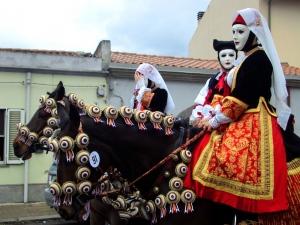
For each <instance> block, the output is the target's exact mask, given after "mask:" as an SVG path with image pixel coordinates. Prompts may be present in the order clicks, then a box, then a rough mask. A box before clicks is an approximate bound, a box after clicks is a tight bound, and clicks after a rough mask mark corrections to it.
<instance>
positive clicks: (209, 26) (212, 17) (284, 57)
mask: <svg viewBox="0 0 300 225" xmlns="http://www.w3.org/2000/svg"><path fill="white" fill-rule="evenodd" d="M269 3H270V8H269ZM243 8H257V9H259V10H260V12H261V13H262V14H263V15H264V17H265V18H266V20H267V21H269V11H270V21H269V22H270V28H271V32H272V35H273V38H274V42H275V45H276V48H277V50H278V54H279V56H280V59H281V61H282V62H287V63H289V65H291V66H296V67H300V57H298V54H297V53H298V52H299V51H300V45H299V40H300V26H299V21H300V13H299V12H300V1H296V0H285V1H283V0H272V1H269V0H249V1H245V0H243V1H238V0H227V1H226V2H225V1H224V0H212V1H211V2H210V4H209V6H208V8H207V10H206V12H205V14H204V16H203V18H202V19H201V20H200V21H198V27H197V29H196V31H195V33H194V35H193V37H192V39H191V41H190V43H189V57H192V58H200V59H216V54H215V52H214V50H213V47H212V40H213V39H214V38H217V39H221V40H230V39H231V38H232V35H231V22H232V18H233V16H234V13H235V12H236V11H237V10H239V9H243ZM296 54H297V55H296Z"/></svg>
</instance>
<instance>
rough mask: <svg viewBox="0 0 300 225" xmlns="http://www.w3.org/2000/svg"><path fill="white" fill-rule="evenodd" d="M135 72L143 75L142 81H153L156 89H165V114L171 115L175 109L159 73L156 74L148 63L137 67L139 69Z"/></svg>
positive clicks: (154, 69) (155, 70)
mask: <svg viewBox="0 0 300 225" xmlns="http://www.w3.org/2000/svg"><path fill="white" fill-rule="evenodd" d="M136 71H138V72H140V73H141V74H143V75H144V79H149V80H151V81H153V82H154V83H155V85H156V86H157V87H159V88H161V89H165V90H166V91H167V92H168V100H167V105H166V108H165V112H166V113H167V114H169V113H171V112H172V111H173V110H174V108H175V104H174V101H173V98H172V96H171V94H170V92H169V90H168V88H167V85H166V83H165V81H164V79H163V78H162V76H161V75H160V73H159V72H158V70H157V69H156V68H155V67H154V66H152V65H151V64H149V63H142V64H141V65H139V67H138V68H137V69H136Z"/></svg>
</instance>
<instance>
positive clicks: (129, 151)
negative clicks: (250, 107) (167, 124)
mask: <svg viewBox="0 0 300 225" xmlns="http://www.w3.org/2000/svg"><path fill="white" fill-rule="evenodd" d="M64 95H65V93H64V88H63V86H62V85H58V88H57V89H56V90H55V91H54V92H52V93H51V94H50V95H49V97H51V98H54V99H55V101H56V102H58V101H61V100H63V99H64ZM66 100H67V101H65V102H66V103H67V104H65V106H64V107H60V106H59V107H58V111H59V117H60V119H61V124H60V126H61V128H62V130H66V131H68V132H70V130H73V131H74V132H76V130H78V127H79V125H80V121H81V123H82V128H83V130H84V132H85V133H88V135H89V136H90V138H91V146H94V147H92V148H95V150H96V149H97V151H99V153H100V156H102V158H103V159H104V160H102V161H101V162H102V163H101V169H103V170H105V169H106V167H109V166H114V167H116V168H118V169H119V170H120V171H121V172H122V175H123V176H124V177H126V178H127V179H128V180H129V181H133V180H134V179H135V178H137V177H138V176H139V175H141V174H143V173H144V172H145V171H147V170H148V169H149V168H151V166H153V165H155V164H156V163H157V162H158V161H159V160H161V159H162V158H164V157H165V156H167V155H168V154H169V153H170V152H171V151H172V150H173V149H175V148H176V146H177V145H178V144H179V142H178V139H180V137H181V135H180V132H179V130H180V129H179V126H175V127H174V128H173V130H174V134H173V135H172V136H166V135H165V134H164V132H161V131H158V130H157V129H154V128H153V126H152V124H151V123H150V122H147V123H146V127H147V130H143V131H141V130H139V128H138V127H137V126H128V125H127V124H125V123H124V121H123V119H122V118H121V117H118V118H117V119H116V121H115V124H116V127H112V126H108V125H107V124H106V123H105V122H103V123H102V122H100V123H95V120H94V119H92V118H90V117H89V116H87V115H84V116H79V111H78V108H76V107H73V106H72V104H69V103H68V99H66ZM57 105H59V104H57ZM68 105H69V107H68ZM45 112H46V111H45V110H44V108H42V107H41V108H40V109H39V110H38V111H37V112H36V114H35V115H34V117H33V118H32V120H31V121H30V123H29V124H28V125H27V127H28V128H29V130H30V131H31V132H35V133H37V134H39V133H41V130H42V129H43V127H44V126H45V125H46V121H47V119H48V118H49V117H50V116H51V115H49V113H48V114H47V113H45ZM100 119H101V120H102V121H105V120H106V119H107V118H106V117H105V116H103V115H102V117H101V118H100ZM135 125H136V124H135ZM94 142H95V144H94V145H93V144H92V143H94ZM96 142H98V143H96ZM99 143H100V144H101V145H102V146H104V147H103V148H100V149H98V147H97V146H99ZM35 146H37V144H31V145H28V144H27V145H26V144H24V142H22V141H21V140H20V138H18V137H17V138H16V140H15V143H14V147H15V154H16V155H17V156H18V157H23V158H24V159H27V158H29V157H30V154H31V152H32V151H33V150H34V148H35ZM175 158H176V157H175ZM172 162H173V161H170V163H168V165H166V166H165V167H163V168H159V169H157V170H156V171H154V172H153V173H151V174H150V175H148V176H146V177H144V178H143V179H141V180H140V181H139V182H138V183H136V184H135V185H136V186H137V188H138V189H140V190H141V192H142V194H143V195H145V196H147V197H149V198H151V196H156V195H157V193H154V192H153V186H157V187H158V188H159V189H160V190H162V191H163V190H164V189H168V184H167V181H168V179H166V178H165V175H166V174H167V173H166V172H168V171H171V169H172V167H173V165H172V164H177V163H176V162H175V163H174V162H173V163H172ZM166 170H168V171H166ZM170 175H171V176H172V174H170ZM170 175H169V176H170ZM157 181H158V182H159V184H155V182H157ZM92 208H94V216H93V217H92V218H94V220H97V221H100V220H101V219H102V220H103V221H104V219H107V217H110V219H108V220H110V223H111V224H118V223H117V222H115V223H114V221H113V219H114V218H115V217H116V214H115V213H114V211H113V209H110V208H109V207H107V206H105V205H103V204H102V202H101V200H97V199H96V200H93V201H92ZM194 209H195V211H194V213H190V214H184V213H182V212H181V213H176V214H167V215H166V217H165V218H163V219H161V220H159V224H224V223H230V220H231V218H232V216H233V214H232V210H231V209H230V208H229V207H226V206H222V205H217V204H214V203H212V202H210V201H206V200H199V199H197V200H196V201H195V202H194ZM181 211H183V210H182V209H181ZM224 214H225V219H224V216H223V215H224ZM216 215H217V216H216ZM103 216H104V217H103ZM226 217H227V218H226ZM103 218H104V219H103ZM221 221H222V222H221ZM225 221H226V222H225ZM100 224H101V223H100ZM137 224H140V223H137Z"/></svg>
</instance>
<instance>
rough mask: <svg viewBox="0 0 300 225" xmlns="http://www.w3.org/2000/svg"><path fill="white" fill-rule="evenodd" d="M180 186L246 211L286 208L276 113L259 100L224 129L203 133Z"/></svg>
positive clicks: (284, 164)
mask: <svg viewBox="0 0 300 225" xmlns="http://www.w3.org/2000/svg"><path fill="white" fill-rule="evenodd" d="M184 186H185V187H186V188H188V189H192V190H194V191H195V193H196V196H197V197H199V198H205V199H209V200H212V201H214V202H217V203H222V204H226V205H229V206H231V207H233V208H236V209H238V210H242V211H245V212H251V213H266V212H276V211H281V210H286V209H287V208H288V203H287V197H286V192H287V166H286V156H285V147H284V143H283V138H282V135H281V130H280V127H279V125H278V124H277V118H276V117H274V116H272V115H271V114H270V113H269V112H268V110H267V109H266V108H265V107H264V106H262V107H261V110H260V111H259V112H248V113H245V114H243V115H242V116H241V118H240V119H239V121H236V122H233V123H231V124H230V125H229V126H228V127H227V128H226V129H225V131H224V132H218V131H213V132H212V133H208V134H206V135H205V136H204V137H203V138H202V139H201V140H200V141H199V143H198V144H197V146H196V147H195V149H194V151H193V157H192V161H191V163H190V165H189V170H188V173H187V176H186V177H185V180H184Z"/></svg>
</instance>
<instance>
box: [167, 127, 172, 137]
mask: <svg viewBox="0 0 300 225" xmlns="http://www.w3.org/2000/svg"><path fill="white" fill-rule="evenodd" d="M165 134H166V135H172V134H173V130H172V128H170V127H166V128H165Z"/></svg>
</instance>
